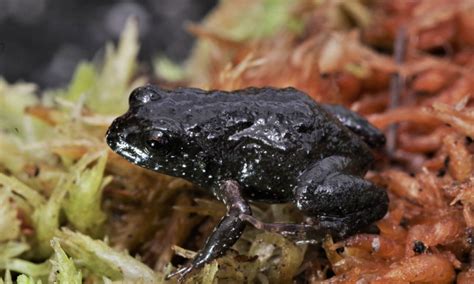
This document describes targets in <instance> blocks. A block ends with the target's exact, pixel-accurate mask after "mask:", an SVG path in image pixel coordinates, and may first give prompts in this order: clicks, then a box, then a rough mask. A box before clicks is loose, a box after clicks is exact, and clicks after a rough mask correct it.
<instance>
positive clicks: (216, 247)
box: [167, 180, 252, 279]
mask: <svg viewBox="0 0 474 284" xmlns="http://www.w3.org/2000/svg"><path fill="white" fill-rule="evenodd" d="M216 195H217V198H218V199H219V200H220V201H222V202H224V204H225V205H226V207H227V213H226V215H225V216H224V217H223V218H222V220H221V221H220V222H219V224H218V225H217V226H216V227H215V228H214V231H213V232H212V233H211V235H210V236H209V238H208V239H207V240H206V244H205V245H204V247H203V248H202V249H201V250H200V251H199V252H198V254H197V255H196V257H194V259H193V260H192V261H191V263H190V264H189V265H186V266H183V267H181V268H180V269H178V270H177V271H176V272H173V273H171V274H169V275H168V276H167V278H168V279H169V278H171V277H173V276H175V275H179V278H180V279H183V278H184V277H185V276H186V274H188V273H189V272H191V271H192V270H193V269H194V268H199V267H202V266H203V265H204V264H206V263H208V262H210V261H212V260H214V259H216V258H218V257H220V256H222V255H223V254H224V253H225V252H226V251H227V250H228V249H229V248H230V247H231V246H232V245H233V244H234V243H235V242H236V241H237V240H238V239H239V238H240V236H241V235H242V232H243V231H244V229H245V222H244V221H243V220H241V219H240V218H239V216H240V215H241V214H245V215H251V214H252V212H251V210H250V206H249V205H248V203H247V202H246V201H245V200H244V199H243V198H242V195H241V187H240V186H239V184H238V183H237V182H236V181H232V180H228V181H225V182H223V183H222V185H221V187H220V190H219V191H218V192H217V193H216Z"/></svg>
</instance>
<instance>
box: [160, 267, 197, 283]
mask: <svg viewBox="0 0 474 284" xmlns="http://www.w3.org/2000/svg"><path fill="white" fill-rule="evenodd" d="M192 269H193V266H192V265H185V266H181V267H180V268H179V269H178V270H176V271H175V272H172V273H170V274H168V275H166V280H169V279H171V278H173V277H175V276H178V282H179V283H181V282H183V281H184V279H185V278H186V275H187V274H188V273H189V272H191V270H192Z"/></svg>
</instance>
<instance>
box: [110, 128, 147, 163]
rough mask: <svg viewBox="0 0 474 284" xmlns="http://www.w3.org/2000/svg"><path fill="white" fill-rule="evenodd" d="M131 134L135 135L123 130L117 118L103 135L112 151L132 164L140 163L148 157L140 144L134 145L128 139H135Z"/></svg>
mask: <svg viewBox="0 0 474 284" xmlns="http://www.w3.org/2000/svg"><path fill="white" fill-rule="evenodd" d="M132 136H136V135H133V133H126V132H124V131H123V129H122V128H121V127H120V126H119V125H118V122H117V120H115V121H114V122H113V123H112V125H111V126H110V128H109V129H108V131H107V134H106V136H105V137H106V141H107V144H108V145H109V147H110V148H111V149H112V150H113V151H114V152H116V153H117V154H119V155H120V156H122V157H124V158H125V159H127V160H129V161H130V162H132V163H134V164H137V165H141V164H143V163H144V162H145V161H146V160H147V159H148V157H149V154H148V153H146V152H145V151H143V150H142V149H141V148H140V145H135V143H131V142H130V141H128V140H132V141H133V140H137V139H133V138H134V137H132ZM135 138H137V137H135Z"/></svg>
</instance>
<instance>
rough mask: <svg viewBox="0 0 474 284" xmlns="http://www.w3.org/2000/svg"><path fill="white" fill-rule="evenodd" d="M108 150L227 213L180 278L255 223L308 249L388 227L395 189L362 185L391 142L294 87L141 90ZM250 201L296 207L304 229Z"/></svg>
mask: <svg viewBox="0 0 474 284" xmlns="http://www.w3.org/2000/svg"><path fill="white" fill-rule="evenodd" d="M129 104H130V108H129V110H128V112H127V113H125V114H124V115H122V116H120V117H118V118H117V119H116V120H115V121H114V122H113V123H112V125H111V126H110V128H109V130H108V132H107V143H108V144H109V146H110V147H111V148H112V149H113V150H114V151H115V152H117V153H118V154H120V155H122V156H123V157H125V158H126V159H128V160H129V161H130V162H132V163H134V164H137V165H139V166H142V167H144V168H147V169H151V170H155V171H157V172H160V173H164V174H167V175H171V176H176V177H181V178H184V179H187V180H189V181H191V182H193V183H195V184H197V185H199V186H200V187H202V188H205V189H209V190H210V191H211V192H212V194H213V195H214V196H215V197H216V198H217V199H219V200H221V201H222V202H224V203H225V205H226V206H227V214H226V215H225V216H224V217H223V219H222V220H221V221H220V223H219V224H218V225H217V226H216V228H215V230H214V231H213V232H212V234H211V235H210V237H209V238H208V239H207V241H206V244H205V245H204V247H203V248H202V249H201V250H200V251H199V252H198V254H197V255H196V257H195V258H194V259H193V260H192V261H191V263H190V264H189V265H187V266H184V267H181V268H180V269H179V270H178V271H177V272H175V273H173V275H180V276H181V277H184V276H185V275H186V274H187V273H189V272H190V271H191V270H192V269H194V268H198V267H201V266H203V265H204V264H205V263H207V262H209V261H211V260H213V259H216V258H218V257H220V256H221V255H223V254H224V253H225V252H226V251H227V250H228V249H229V248H230V247H231V246H232V245H233V244H234V243H235V242H236V241H237V239H238V238H239V237H240V235H241V234H242V232H243V230H244V228H245V224H246V223H247V222H249V223H251V224H253V225H254V226H256V227H258V228H262V229H267V230H271V231H274V232H278V233H281V234H283V235H285V236H287V237H292V238H294V239H296V240H302V241H305V240H306V241H315V242H317V241H320V240H321V239H322V238H323V237H324V236H325V235H326V234H331V235H332V236H334V237H339V238H342V237H345V236H348V235H350V234H354V233H355V232H357V231H358V230H359V229H361V228H363V227H364V226H368V225H370V224H371V223H373V222H374V221H376V220H379V219H380V218H382V217H383V216H384V215H385V213H386V212H387V207H388V197H387V193H386V191H385V190H383V189H380V188H377V187H376V186H375V185H373V184H372V183H370V182H369V181H367V180H364V179H363V178H362V177H363V176H364V174H365V173H366V172H367V170H368V167H369V166H370V164H371V163H372V162H373V155H372V153H371V150H370V149H369V146H370V147H378V146H381V145H383V144H384V142H385V137H384V135H383V134H382V133H381V132H380V131H379V130H377V129H376V128H375V127H374V126H372V125H371V124H370V123H369V122H368V121H367V120H365V119H364V118H362V117H360V116H359V115H357V114H356V113H354V112H351V111H349V110H347V109H345V108H343V107H341V106H337V105H325V104H318V103H316V102H315V101H313V100H312V99H311V98H310V97H309V96H307V95H306V94H305V93H303V92H301V91H299V90H297V89H294V88H283V89H277V88H270V87H266V88H247V89H242V90H237V91H231V92H225V91H204V90H200V89H195V88H178V89H175V90H166V89H162V88H159V87H155V86H150V85H149V86H144V87H140V88H137V89H135V90H134V91H133V92H132V94H131V95H130V99H129ZM248 201H257V202H267V203H283V202H293V203H294V204H295V205H296V207H297V208H298V209H299V210H301V211H302V212H303V213H304V214H305V215H306V216H308V218H307V220H308V221H306V222H305V223H304V224H268V223H263V222H260V221H259V220H257V219H255V218H254V217H253V216H252V212H251V209H250V207H249V205H248Z"/></svg>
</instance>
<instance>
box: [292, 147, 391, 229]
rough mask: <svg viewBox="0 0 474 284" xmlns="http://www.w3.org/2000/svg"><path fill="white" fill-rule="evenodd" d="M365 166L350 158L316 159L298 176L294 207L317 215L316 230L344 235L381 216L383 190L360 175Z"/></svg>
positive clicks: (384, 198) (384, 199) (384, 202)
mask: <svg viewBox="0 0 474 284" xmlns="http://www.w3.org/2000/svg"><path fill="white" fill-rule="evenodd" d="M363 168H364V167H361V166H360V165H358V163H357V162H356V161H353V160H352V159H351V158H347V157H341V156H332V157H328V158H325V159H323V160H321V161H319V162H316V163H315V164H314V165H313V166H312V167H311V168H309V169H308V170H306V171H305V172H304V173H303V174H301V176H300V177H299V179H298V185H297V188H296V190H295V201H296V206H297V207H298V208H299V209H300V210H301V211H303V212H304V213H305V214H306V215H307V216H314V217H317V218H316V220H317V222H316V224H317V227H318V229H319V230H323V231H327V232H330V234H331V235H333V236H335V237H345V236H347V235H349V234H353V233H355V232H357V231H358V230H360V229H362V228H364V227H366V226H367V225H369V224H371V223H372V222H374V221H377V220H379V219H381V218H382V217H383V216H384V215H385V213H386V212H387V208H388V196H387V193H386V191H385V190H383V189H380V188H377V187H376V186H375V185H374V184H372V183H371V182H369V181H367V180H364V179H363V178H361V177H360V176H361V175H363V174H365V170H363Z"/></svg>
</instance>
